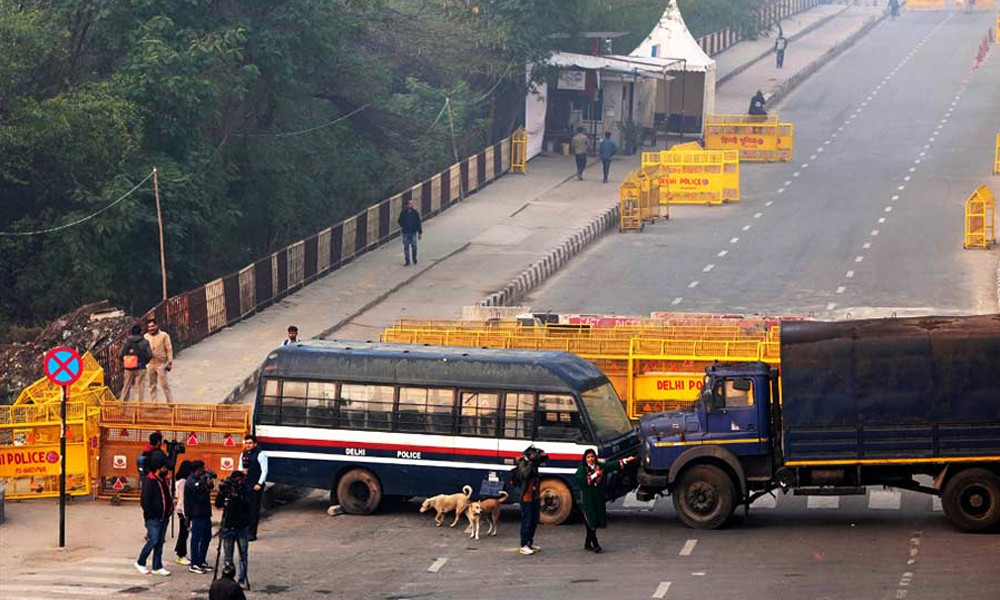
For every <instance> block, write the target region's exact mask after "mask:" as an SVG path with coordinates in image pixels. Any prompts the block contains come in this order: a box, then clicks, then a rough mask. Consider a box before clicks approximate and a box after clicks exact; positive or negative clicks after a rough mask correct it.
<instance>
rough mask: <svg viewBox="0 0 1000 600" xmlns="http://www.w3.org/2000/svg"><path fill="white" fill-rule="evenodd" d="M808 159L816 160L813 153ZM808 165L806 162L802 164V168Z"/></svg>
mask: <svg viewBox="0 0 1000 600" xmlns="http://www.w3.org/2000/svg"><path fill="white" fill-rule="evenodd" d="M809 160H816V155H815V154H813V155H812V156H810V157H809ZM808 166H809V163H806V164H804V165H802V168H803V169H805V168H806V167H808Z"/></svg>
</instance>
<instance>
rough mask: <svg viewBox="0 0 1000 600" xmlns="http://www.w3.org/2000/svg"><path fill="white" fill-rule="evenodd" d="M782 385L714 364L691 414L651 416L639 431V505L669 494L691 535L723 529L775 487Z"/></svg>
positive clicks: (751, 370)
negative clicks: (742, 507) (755, 496)
mask: <svg viewBox="0 0 1000 600" xmlns="http://www.w3.org/2000/svg"><path fill="white" fill-rule="evenodd" d="M776 398H778V378H777V373H776V372H775V371H774V370H772V369H771V367H769V366H768V365H767V364H765V363H762V362H756V363H716V364H714V365H712V366H710V367H708V368H707V369H706V374H705V381H704V385H703V387H702V390H701V392H700V394H699V396H698V398H697V399H696V400H695V402H694V403H693V404H692V405H691V406H690V407H689V408H685V409H682V410H676V411H669V412H664V413H658V414H655V415H648V416H647V417H645V418H643V419H642V421H641V422H640V425H639V428H640V429H639V432H640V437H641V439H642V441H643V444H642V447H641V449H640V452H641V454H640V459H641V460H640V472H639V489H638V492H637V495H638V498H639V499H640V500H642V499H646V500H648V499H651V498H652V497H653V496H655V495H656V494H659V493H663V492H664V491H668V492H669V493H671V494H672V495H673V499H674V506H675V508H676V510H677V514H678V515H679V517H680V518H681V520H682V521H684V523H685V524H687V525H688V526H691V527H696V528H704V529H712V528H715V527H718V526H719V525H721V524H722V523H724V522H725V521H726V520H727V519H728V518H729V517H730V516H731V515H732V513H733V511H734V510H735V508H736V507H737V506H738V505H739V504H746V503H748V501H749V494H750V493H751V490H752V489H766V488H767V487H768V485H769V483H770V482H771V481H772V475H773V472H774V465H775V464H776V463H775V458H776V452H775V450H774V448H775V447H776V446H775V445H774V444H772V439H773V438H772V436H773V432H775V431H780V430H781V428H780V423H779V422H778V415H779V414H780V412H779V410H778V402H776V401H774V399H776Z"/></svg>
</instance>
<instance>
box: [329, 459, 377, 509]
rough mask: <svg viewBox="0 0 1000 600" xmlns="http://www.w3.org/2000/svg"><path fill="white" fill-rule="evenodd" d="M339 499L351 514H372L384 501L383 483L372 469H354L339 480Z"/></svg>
mask: <svg viewBox="0 0 1000 600" xmlns="http://www.w3.org/2000/svg"><path fill="white" fill-rule="evenodd" d="M337 500H339V501H340V507H341V508H343V509H344V512H346V513H347V514H349V515H370V514H372V513H373V512H375V510H376V509H377V508H378V505H379V503H380V502H381V501H382V485H381V484H380V483H379V481H378V478H377V477H375V475H374V474H372V472H371V471H367V470H365V469H353V470H351V471H348V472H347V473H345V474H344V476H343V477H341V478H340V481H338V482H337Z"/></svg>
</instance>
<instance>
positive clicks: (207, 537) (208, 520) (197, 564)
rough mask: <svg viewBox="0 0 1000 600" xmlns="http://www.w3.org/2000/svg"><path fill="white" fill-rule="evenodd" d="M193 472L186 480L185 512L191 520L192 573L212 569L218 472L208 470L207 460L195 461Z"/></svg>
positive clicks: (205, 571)
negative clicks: (211, 551)
mask: <svg viewBox="0 0 1000 600" xmlns="http://www.w3.org/2000/svg"><path fill="white" fill-rule="evenodd" d="M191 469H192V470H193V472H192V473H191V476H190V477H188V478H187V481H185V482H184V516H186V517H187V519H188V521H189V522H190V523H191V566H190V567H188V571H191V572H192V573H200V574H205V573H211V572H212V569H211V567H209V566H208V546H209V544H210V543H211V542H212V498H211V494H212V488H214V487H215V484H214V483H213V481H212V480H213V479H214V477H215V474H214V473H212V472H211V471H206V470H205V462H204V461H201V460H196V461H193V462H192V463H191Z"/></svg>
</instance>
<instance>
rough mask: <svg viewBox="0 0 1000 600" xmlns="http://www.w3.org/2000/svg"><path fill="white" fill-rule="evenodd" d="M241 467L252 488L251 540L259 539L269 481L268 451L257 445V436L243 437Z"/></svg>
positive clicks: (247, 484) (247, 482) (247, 483)
mask: <svg viewBox="0 0 1000 600" xmlns="http://www.w3.org/2000/svg"><path fill="white" fill-rule="evenodd" d="M240 468H241V469H242V470H243V472H244V473H245V474H246V480H245V484H246V486H247V487H248V488H250V492H251V494H250V541H251V542H253V541H256V539H257V525H258V524H259V523H260V505H261V501H262V499H263V498H264V485H265V484H266V483H267V453H266V452H264V451H263V450H261V449H260V447H259V446H258V445H257V436H255V435H253V434H252V433H251V434H247V435H246V436H244V437H243V454H241V455H240Z"/></svg>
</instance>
